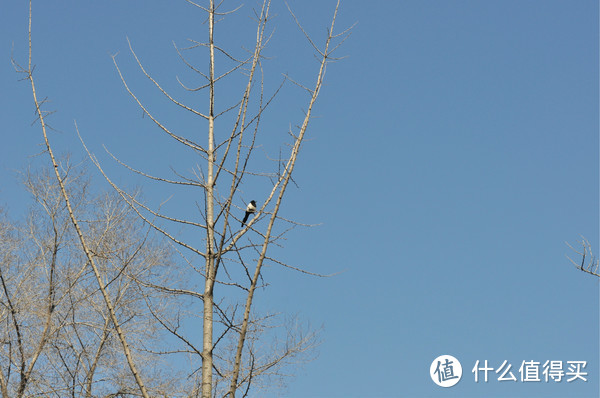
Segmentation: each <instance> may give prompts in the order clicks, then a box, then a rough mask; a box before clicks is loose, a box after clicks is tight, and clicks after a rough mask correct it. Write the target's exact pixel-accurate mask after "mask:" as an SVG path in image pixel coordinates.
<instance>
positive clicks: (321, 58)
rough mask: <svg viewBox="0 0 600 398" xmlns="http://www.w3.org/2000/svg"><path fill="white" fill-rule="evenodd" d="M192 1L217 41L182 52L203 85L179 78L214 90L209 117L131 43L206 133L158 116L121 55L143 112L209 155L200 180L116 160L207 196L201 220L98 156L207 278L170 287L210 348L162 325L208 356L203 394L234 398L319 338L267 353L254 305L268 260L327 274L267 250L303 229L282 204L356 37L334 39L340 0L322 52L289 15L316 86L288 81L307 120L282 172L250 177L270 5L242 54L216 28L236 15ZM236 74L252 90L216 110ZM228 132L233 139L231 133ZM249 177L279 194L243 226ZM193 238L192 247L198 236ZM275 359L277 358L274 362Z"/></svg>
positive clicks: (280, 165)
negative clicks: (122, 176)
mask: <svg viewBox="0 0 600 398" xmlns="http://www.w3.org/2000/svg"><path fill="white" fill-rule="evenodd" d="M188 3H190V4H192V5H193V6H194V7H196V8H198V9H199V10H201V12H204V13H205V14H206V16H207V20H208V24H207V25H208V35H207V36H208V40H207V41H205V42H202V41H196V40H191V46H189V47H187V48H183V49H181V48H178V47H176V50H177V53H178V54H179V56H180V57H181V59H182V61H183V62H184V63H185V65H186V66H188V67H189V68H190V69H191V70H192V71H193V72H194V73H195V74H196V76H197V78H198V79H199V80H200V82H199V83H197V84H196V85H194V86H193V87H189V86H188V85H186V84H184V83H182V82H181V81H180V80H178V81H179V82H180V84H181V86H182V87H183V88H184V89H185V90H187V91H190V92H203V91H207V92H208V104H207V109H206V110H204V111H203V110H199V109H196V108H194V107H192V106H189V105H186V104H184V103H183V101H180V100H178V99H177V98H175V96H174V95H172V94H171V93H169V92H167V90H166V89H164V88H163V85H161V84H160V83H159V82H158V80H157V79H156V78H154V77H153V76H152V75H151V74H150V73H149V72H148V71H147V69H146V67H145V66H144V64H143V63H142V61H141V60H140V58H139V57H138V55H137V54H136V53H135V52H134V50H133V46H132V45H131V43H130V49H131V53H132V55H133V57H134V59H135V61H136V62H137V63H138V65H139V67H140V69H141V71H142V72H143V74H144V75H145V76H146V77H147V78H148V79H149V80H150V81H151V82H152V84H153V85H154V86H155V87H156V88H157V89H158V91H159V92H160V93H161V94H163V95H164V96H165V97H166V98H168V100H170V101H171V102H172V103H173V104H174V105H176V106H177V107H179V108H180V109H182V110H184V111H186V112H189V113H191V114H192V115H194V116H195V117H197V118H199V119H200V120H203V121H204V122H205V123H206V131H205V132H204V133H203V134H201V135H198V133H196V132H192V133H188V134H185V133H179V132H175V131H173V130H171V129H170V128H169V127H168V126H167V125H166V123H164V122H162V121H161V120H159V117H158V116H156V115H155V113H154V112H153V111H151V110H150V109H149V108H148V107H147V106H146V105H145V104H144V102H143V101H142V99H141V98H139V97H138V96H137V95H136V94H135V92H134V91H133V90H132V89H131V88H130V87H129V85H128V83H127V80H126V79H125V77H124V75H123V73H122V71H121V69H120V68H119V65H118V63H117V62H116V58H113V59H114V62H115V66H116V68H117V71H118V73H119V76H120V77H121V79H122V82H123V84H124V86H125V88H126V90H127V91H128V93H129V94H130V95H131V97H132V98H133V99H134V101H135V102H136V103H137V104H138V105H139V107H140V108H141V110H142V111H143V113H144V114H145V115H147V116H148V117H149V119H150V120H151V121H152V122H153V123H154V124H155V125H156V126H157V127H158V128H159V129H160V130H161V131H163V132H164V133H165V134H166V135H167V136H168V137H170V138H171V139H173V140H174V141H175V142H176V143H177V144H178V145H181V146H183V147H184V148H187V149H188V150H189V151H190V155H191V159H194V158H195V157H197V156H200V157H201V158H203V159H204V161H205V162H206V163H205V165H204V166H198V167H197V168H194V169H193V172H192V173H191V174H190V173H188V174H187V175H185V173H182V172H178V171H174V173H175V177H162V176H156V175H151V174H150V173H147V172H144V171H142V170H138V169H136V168H134V167H132V166H129V165H127V164H126V163H125V162H122V161H120V160H118V159H117V161H118V162H119V163H121V164H122V165H123V166H125V167H127V168H128V169H129V170H131V171H133V172H135V173H137V174H139V175H142V176H144V177H146V178H148V179H150V180H151V181H154V182H157V183H161V184H167V185H169V188H168V189H169V191H173V190H174V189H177V188H183V189H191V190H195V191H196V192H202V200H201V201H200V203H199V204H198V211H197V216H196V217H190V218H187V219H181V218H177V217H175V216H172V215H170V214H168V213H166V212H164V211H162V210H161V209H160V208H159V209H156V208H154V209H153V208H150V207H148V206H145V205H144V204H142V203H140V202H139V201H137V200H136V199H135V198H134V197H133V196H132V195H130V194H128V193H127V192H126V191H125V190H123V189H121V188H120V187H118V186H117V185H116V184H115V183H113V182H112V180H111V179H110V177H109V176H108V175H107V174H106V173H105V172H104V171H103V170H102V167H101V165H100V164H99V162H97V161H96V160H95V157H94V156H93V155H90V156H91V157H92V159H93V160H94V161H95V163H96V165H97V167H98V168H99V169H100V170H101V171H102V173H103V175H104V176H105V177H106V178H107V180H108V181H109V182H110V183H111V185H112V186H113V187H114V188H115V189H116V190H117V191H118V192H119V193H120V194H121V195H122V197H123V198H124V199H125V200H126V201H127V202H128V203H129V204H130V205H131V207H132V208H133V209H134V210H135V211H136V212H137V213H138V215H139V216H140V217H141V218H142V219H143V220H145V221H146V222H148V224H149V225H151V226H152V228H154V229H155V230H156V231H157V232H159V233H161V234H163V235H164V236H165V237H167V238H168V239H170V240H171V241H172V242H173V243H174V244H175V245H176V246H177V247H179V250H180V254H181V256H182V258H183V259H184V263H185V264H186V265H187V271H188V272H189V271H191V273H192V275H195V276H193V277H192V278H191V280H192V281H195V282H196V281H198V280H199V279H198V277H199V278H200V280H202V281H203V282H202V285H203V288H202V289H201V290H198V289H196V288H195V285H191V286H190V287H185V288H172V287H162V289H164V290H168V291H170V292H171V293H173V294H177V295H181V296H187V297H188V298H190V299H192V300H198V301H200V302H201V305H202V308H203V315H202V319H201V325H202V333H201V342H198V337H199V336H198V333H197V332H196V331H191V332H187V330H186V331H184V330H183V328H178V327H177V325H173V324H170V323H168V322H163V321H160V322H161V323H163V324H164V326H165V328H166V329H167V330H169V331H170V332H171V333H172V334H173V335H174V336H175V337H176V338H177V339H179V340H180V341H181V343H182V344H183V345H184V346H185V347H187V349H189V350H190V352H192V353H195V356H197V357H199V359H200V362H201V380H200V382H201V395H202V397H212V396H217V395H219V396H229V397H234V396H235V395H236V392H238V391H239V392H241V393H242V394H243V395H244V396H245V395H247V394H248V392H249V390H250V386H251V385H252V384H253V383H255V382H256V380H257V379H258V378H260V377H263V376H268V375H273V374H276V373H277V372H278V369H281V366H282V365H284V364H286V362H287V361H289V360H292V359H293V358H296V357H297V356H298V355H300V354H302V353H305V352H307V351H308V350H310V348H311V347H313V346H314V344H315V343H316V340H315V337H316V336H315V334H314V333H313V332H307V333H288V335H287V337H288V338H287V340H286V342H285V343H284V344H282V345H281V347H280V349H279V350H276V351H268V350H264V348H258V345H257V344H256V343H257V340H256V339H257V338H258V337H257V336H262V335H264V334H265V331H266V328H268V324H269V322H270V321H271V320H272V318H271V316H269V315H267V316H260V315H258V314H257V313H256V312H255V311H254V310H253V303H254V298H255V294H256V292H257V289H258V288H260V287H261V286H263V285H264V283H265V282H264V280H263V267H264V265H265V264H267V263H271V264H275V265H278V266H282V267H287V268H289V269H291V270H295V271H299V272H304V273H306V274H312V275H317V276H324V275H319V274H317V273H311V272H308V271H305V270H303V269H301V268H299V267H296V266H291V265H289V264H287V263H285V262H284V261H282V260H279V259H277V258H275V257H273V256H271V255H269V251H268V249H269V247H271V246H272V245H279V242H280V241H281V240H282V239H283V237H284V235H285V233H286V232H287V230H289V228H294V227H295V226H297V225H299V224H297V223H296V222H293V221H290V220H288V219H286V218H282V217H281V216H280V215H279V214H280V209H281V204H282V202H283V199H284V194H285V193H286V191H287V188H288V186H289V184H290V182H292V183H294V182H293V179H292V173H293V170H294V168H295V166H296V162H297V159H298V154H299V152H300V149H301V147H302V143H303V142H304V140H305V136H306V131H307V129H308V126H309V123H310V120H311V117H312V112H313V107H314V105H315V103H316V101H317V98H318V96H319V94H320V92H321V88H322V86H323V79H324V77H325V71H326V67H327V65H328V64H329V63H330V62H331V61H334V60H336V58H334V57H333V53H334V51H335V50H336V49H337V48H338V47H339V45H340V44H341V43H342V42H343V41H344V40H345V39H346V38H347V37H348V35H349V32H350V31H349V30H345V31H342V32H340V33H334V26H335V21H336V16H337V12H338V7H339V1H338V3H337V4H336V6H335V9H334V11H333V17H332V20H331V25H330V27H329V28H328V29H327V35H326V37H325V38H324V41H323V44H322V45H318V44H317V42H316V41H315V40H313V39H312V38H311V37H310V36H309V34H308V33H307V32H306V31H305V30H304V29H303V28H302V26H301V24H300V22H299V21H298V19H297V18H296V17H295V15H294V14H293V13H292V12H291V10H290V14H291V16H292V18H293V19H294V21H295V22H296V23H297V25H298V27H299V28H300V32H302V33H303V34H304V36H305V38H306V39H307V42H308V44H309V45H310V46H312V49H313V50H314V53H315V56H316V59H317V60H318V63H317V64H316V70H315V81H314V82H313V84H312V86H311V87H308V86H306V85H303V84H301V83H298V82H296V81H294V80H293V79H292V78H290V77H288V76H286V79H284V82H282V85H283V83H285V81H286V80H287V81H291V82H292V83H293V84H295V85H296V86H297V87H298V88H299V89H300V90H302V91H303V92H305V93H306V95H307V102H306V105H305V111H304V117H303V119H302V121H301V123H300V124H299V125H298V126H297V127H296V128H295V129H291V128H290V129H289V131H288V132H287V134H288V135H287V136H288V139H289V140H290V141H289V142H288V143H286V145H288V146H289V150H288V152H287V154H283V155H282V154H281V153H280V154H277V155H276V156H271V157H272V158H273V159H274V160H273V166H274V167H272V168H271V170H251V169H250V168H249V164H250V163H251V159H253V158H254V157H255V156H256V155H257V153H256V152H255V149H256V148H257V144H256V142H257V137H259V135H260V133H261V131H262V123H263V120H264V118H265V117H266V109H267V108H268V106H269V104H270V103H271V102H272V101H273V99H274V98H275V96H276V94H277V92H278V91H279V89H276V90H275V91H274V92H272V93H270V94H267V93H266V92H265V89H264V87H265V79H266V77H265V75H264V72H263V62H264V58H265V57H264V55H263V52H264V50H265V47H266V45H267V43H268V41H269V39H270V37H271V36H270V33H268V29H267V26H268V24H269V22H270V20H271V14H270V9H271V2H270V1H269V0H265V1H263V2H262V5H261V6H260V8H259V9H258V10H256V11H255V17H256V30H255V33H254V37H255V43H254V48H253V49H251V50H249V51H248V53H247V54H245V55H241V56H240V55H237V54H233V53H231V52H230V51H228V50H226V49H224V48H222V47H220V46H219V45H218V44H217V40H216V37H217V35H218V29H217V28H216V26H217V25H216V24H217V22H218V19H219V18H222V17H224V16H226V15H227V14H229V12H227V11H221V5H222V3H223V2H220V3H218V4H216V3H215V2H214V1H213V0H209V1H208V4H207V5H206V6H203V5H200V4H197V3H194V2H192V1H190V0H188ZM191 50H195V51H198V50H205V51H206V53H205V54H206V57H207V58H208V71H207V72H203V71H201V70H200V69H199V68H197V67H196V66H195V65H193V64H192V63H191V62H190V61H188V57H187V54H188V51H191ZM236 72H243V76H245V77H246V81H245V83H244V86H242V87H240V89H241V90H240V91H241V95H240V97H239V98H238V99H237V100H236V101H233V102H232V104H231V105H226V106H224V107H222V108H219V107H218V106H217V98H218V96H219V85H220V84H222V81H223V80H225V79H226V78H228V77H231V76H232V75H233V74H234V73H236ZM280 87H281V86H280ZM221 120H222V122H221V123H220V121H221ZM227 130H228V131H229V133H228V134H225V135H223V132H224V131H227ZM217 131H218V132H219V133H218V134H217ZM202 136H204V137H205V138H204V139H205V141H204V142H205V143H202V141H201V140H199V138H200V137H202ZM88 153H89V152H88ZM115 159H116V157H115ZM248 178H250V179H255V178H263V179H265V180H267V181H268V184H270V187H269V188H268V191H267V192H265V194H264V196H263V197H262V198H260V200H259V201H258V205H256V210H255V212H254V213H253V214H252V218H250V219H249V220H248V222H247V223H245V222H244V221H245V220H244V221H242V220H241V219H242V215H243V214H244V212H245V210H246V204H247V201H241V200H240V197H241V196H242V195H243V191H242V186H243V182H244V181H245V180H246V179H248ZM251 210H254V209H251ZM169 224H175V225H176V228H189V229H191V230H192V232H189V233H187V234H176V233H174V232H172V230H171V229H170V227H169ZM240 224H241V226H240ZM280 224H282V225H283V224H288V225H289V228H286V227H283V228H282V226H281V225H280ZM190 236H191V237H192V240H190V239H189V237H190ZM198 237H202V240H203V241H204V246H203V247H202V246H200V245H198V244H197V243H195V242H197V241H198ZM198 263H203V266H202V267H200V266H198V265H197V264H198ZM217 287H218V290H219V291H220V292H221V294H220V299H217V298H216V296H215V292H216V291H217ZM305 332H306V331H305ZM259 350H262V352H261V351H259ZM232 353H233V355H232ZM268 353H272V354H270V355H267V354H268Z"/></svg>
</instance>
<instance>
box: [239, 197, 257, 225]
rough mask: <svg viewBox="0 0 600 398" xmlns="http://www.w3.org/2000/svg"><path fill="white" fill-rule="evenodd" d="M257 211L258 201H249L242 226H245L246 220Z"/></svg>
mask: <svg viewBox="0 0 600 398" xmlns="http://www.w3.org/2000/svg"><path fill="white" fill-rule="evenodd" d="M255 211H256V201H254V200H251V201H250V203H248V206H247V207H246V214H245V215H244V219H243V220H242V227H243V226H244V224H246V221H248V217H250V214H252V213H254V212H255Z"/></svg>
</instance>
